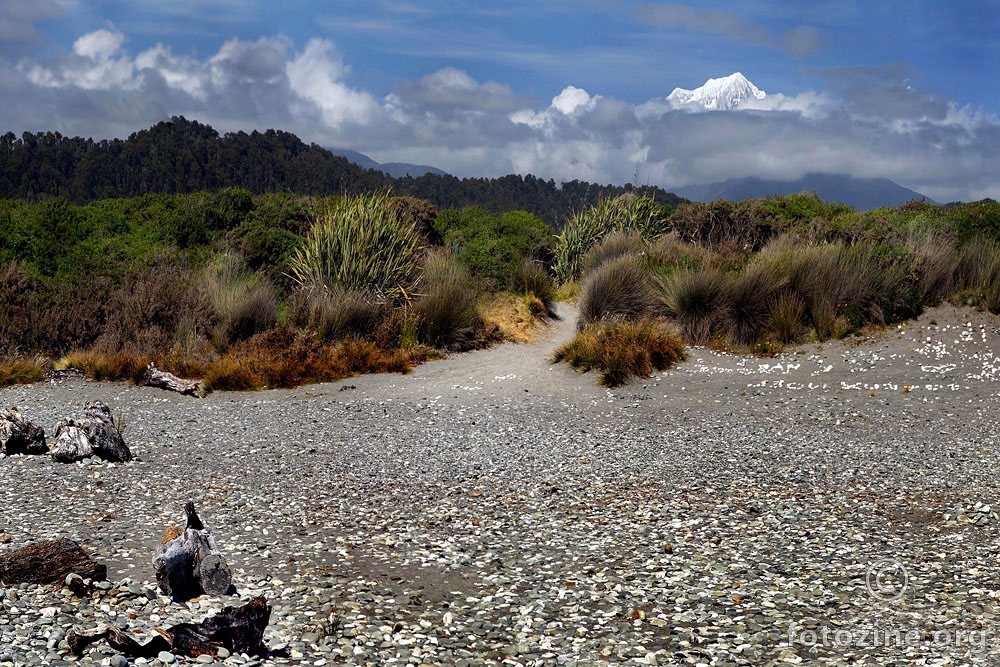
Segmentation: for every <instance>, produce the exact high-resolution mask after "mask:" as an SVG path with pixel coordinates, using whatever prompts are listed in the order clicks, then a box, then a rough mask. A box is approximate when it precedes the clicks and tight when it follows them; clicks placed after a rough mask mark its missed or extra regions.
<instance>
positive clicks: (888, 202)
mask: <svg viewBox="0 0 1000 667" xmlns="http://www.w3.org/2000/svg"><path fill="white" fill-rule="evenodd" d="M673 190H674V192H675V194H677V195H679V196H681V197H684V198H685V199H690V200H692V201H701V202H709V201H715V200H717V199H727V200H729V201H744V200H747V199H757V198H761V197H771V196H774V195H792V194H799V193H802V192H814V193H816V195H817V196H818V197H819V198H820V199H822V200H823V201H829V202H838V203H841V204H846V205H847V206H850V207H851V208H855V209H857V210H862V211H863V210H870V209H874V208H883V207H887V208H894V207H896V206H900V205H902V204H905V203H906V202H909V201H913V200H914V199H918V200H919V199H923V200H925V201H927V202H928V203H931V204H937V203H938V202H935V201H934V200H933V199H931V198H930V197H928V196H927V195H924V194H922V193H920V192H917V191H916V190H911V189H909V188H906V187H903V186H902V185H900V184H898V183H896V182H895V181H891V180H889V179H888V178H856V177H854V176H851V175H849V174H829V173H822V172H811V173H807V174H805V175H804V176H802V177H801V178H797V179H793V180H768V179H762V178H757V177H755V176H748V177H744V178H730V179H728V180H725V181H716V182H714V183H702V184H695V185H687V186H684V187H679V188H673Z"/></svg>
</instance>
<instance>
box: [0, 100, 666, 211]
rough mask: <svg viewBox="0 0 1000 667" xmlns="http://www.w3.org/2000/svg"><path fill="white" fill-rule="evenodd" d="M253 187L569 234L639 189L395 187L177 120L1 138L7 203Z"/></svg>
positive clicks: (302, 146) (256, 135) (443, 182)
mask: <svg viewBox="0 0 1000 667" xmlns="http://www.w3.org/2000/svg"><path fill="white" fill-rule="evenodd" d="M228 187H239V188H244V189H246V190H247V191H249V192H251V193H253V194H266V193H295V194H299V195H314V196H327V195H344V194H361V193H364V192H372V191H376V190H390V189H391V190H392V192H393V193H394V194H396V195H400V196H410V197H416V198H419V199H424V200H426V201H429V202H431V203H432V204H434V205H435V206H437V207H438V208H440V209H449V208H453V209H462V208H466V207H469V206H480V207H482V208H483V209H484V210H486V211H489V212H504V211H513V210H522V211H528V212H530V213H532V214H534V215H536V216H538V217H540V218H541V219H543V220H545V221H546V222H548V223H549V224H550V225H552V226H554V227H557V228H558V227H560V226H561V224H562V222H563V221H564V219H565V218H566V216H568V215H570V214H572V212H574V211H580V210H582V209H584V208H587V207H589V206H593V205H595V204H597V202H598V201H600V200H601V199H605V198H610V197H615V196H618V195H621V194H623V193H624V192H628V191H631V190H632V189H633V188H632V186H624V187H620V186H612V185H595V184H592V183H586V182H581V181H571V182H569V183H563V184H561V185H557V184H556V183H555V181H553V180H551V179H550V180H548V181H546V180H542V179H540V178H536V177H534V176H531V175H530V174H529V175H527V176H523V177H522V176H517V175H510V176H504V177H502V178H462V179H460V178H456V177H454V176H448V175H444V176H440V175H434V174H427V175H425V176H421V177H419V178H413V177H406V178H399V179H394V178H392V177H390V176H388V175H386V174H384V173H382V172H380V171H375V170H372V169H363V168H361V167H359V166H357V165H356V164H353V163H351V162H348V161H347V159H346V158H343V157H340V156H337V155H334V154H333V153H331V152H330V151H329V150H327V149H325V148H322V147H321V146H317V145H316V144H311V145H307V144H306V143H304V142H302V141H301V140H300V139H299V138H298V137H296V136H295V135H294V134H290V133H288V132H282V131H280V130H267V131H266V132H263V133H260V132H256V131H254V132H252V133H250V134H247V133H245V132H235V133H227V134H225V135H221V136H220V135H219V133H218V132H217V131H216V130H214V129H213V128H211V127H209V126H208V125H204V124H201V123H198V122H196V121H190V120H187V119H185V118H183V117H174V118H171V119H170V120H169V121H164V122H161V123H158V124H156V125H154V126H153V127H151V128H150V129H148V130H142V131H140V132H135V133H133V134H132V135H131V136H130V137H129V138H128V139H124V140H123V139H112V140H103V141H94V140H93V139H83V138H81V137H73V138H69V137H64V136H62V135H60V134H59V133H58V132H44V133H42V132H40V133H37V134H31V133H27V132H25V133H24V134H22V135H21V137H20V138H18V137H17V136H16V135H15V134H14V133H13V132H8V133H6V134H4V135H3V136H2V137H0V198H4V199H23V200H28V201H38V200H42V199H46V198H51V197H59V198H63V199H66V200H68V201H70V202H73V203H77V204H84V203H87V202H91V201H96V200H100V199H110V198H121V197H137V196H142V195H147V194H187V193H192V192H201V191H217V190H220V189H223V188H228ZM637 190H641V193H642V194H647V195H649V196H651V197H653V198H654V199H655V200H656V201H657V202H658V203H661V204H669V205H670V206H676V205H677V204H678V203H679V202H680V201H682V200H681V199H680V198H678V197H677V196H676V195H672V194H670V193H667V192H664V191H663V190H660V189H659V188H653V187H644V188H641V189H637Z"/></svg>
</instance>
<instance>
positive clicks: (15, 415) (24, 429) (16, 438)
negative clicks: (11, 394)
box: [0, 408, 49, 456]
mask: <svg viewBox="0 0 1000 667" xmlns="http://www.w3.org/2000/svg"><path fill="white" fill-rule="evenodd" d="M48 451H49V448H48V445H46V444H45V431H44V430H43V429H42V427H40V426H36V425H35V424H32V423H31V422H30V421H28V420H27V419H25V418H24V416H23V415H22V414H21V413H20V412H18V410H17V408H4V409H3V410H0V453H3V454H6V455H7V456H10V455H11V454H45V453H47V452H48Z"/></svg>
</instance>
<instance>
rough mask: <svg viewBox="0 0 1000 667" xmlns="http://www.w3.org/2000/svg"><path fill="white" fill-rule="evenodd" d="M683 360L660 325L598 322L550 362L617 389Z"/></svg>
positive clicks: (679, 348)
mask: <svg viewBox="0 0 1000 667" xmlns="http://www.w3.org/2000/svg"><path fill="white" fill-rule="evenodd" d="M684 358H685V356H684V344H683V343H682V342H681V340H680V339H679V338H678V337H677V335H676V334H674V333H673V332H672V331H670V330H669V328H667V327H666V326H665V325H664V324H663V323H662V322H658V321H656V320H651V319H642V320H638V321H635V322H601V323H599V324H595V325H592V326H589V327H587V328H585V329H584V330H583V331H581V332H579V333H578V334H577V335H576V336H575V337H574V338H573V340H571V341H570V342H569V343H566V344H565V345H563V346H562V347H560V348H559V349H558V350H556V352H555V355H554V357H553V362H555V363H558V362H561V361H565V362H566V363H568V364H569V365H570V366H572V367H573V368H575V369H577V370H579V371H582V372H587V371H590V370H596V371H597V372H599V373H600V376H601V384H602V385H604V386H605V387H618V386H621V385H623V384H625V383H626V382H628V381H629V380H630V379H631V378H633V377H648V376H649V375H651V374H652V372H653V371H654V370H659V371H662V370H666V369H667V368H670V367H671V366H673V365H674V364H676V363H677V362H679V361H682V360H683V359H684Z"/></svg>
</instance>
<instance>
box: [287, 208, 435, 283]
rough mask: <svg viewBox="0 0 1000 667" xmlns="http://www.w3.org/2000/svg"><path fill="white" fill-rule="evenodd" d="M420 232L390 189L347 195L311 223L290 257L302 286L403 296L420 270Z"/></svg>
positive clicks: (296, 277)
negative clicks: (401, 211)
mask: <svg viewBox="0 0 1000 667" xmlns="http://www.w3.org/2000/svg"><path fill="white" fill-rule="evenodd" d="M421 244H422V241H421V237H420V234H419V233H418V231H417V229H416V227H415V226H414V224H413V222H412V221H410V222H404V221H403V220H401V218H400V215H399V208H398V207H397V206H394V205H393V203H392V200H391V198H390V197H389V195H388V193H372V194H366V195H361V196H358V197H345V198H343V199H341V200H339V201H338V202H336V203H335V204H333V205H332V206H331V207H330V209H329V210H328V211H326V212H325V213H323V214H322V215H320V217H319V219H318V220H317V221H316V222H315V224H313V226H312V229H311V230H310V232H309V234H308V236H307V238H306V242H305V244H304V245H302V246H301V247H299V248H298V249H297V250H296V251H295V252H294V253H293V254H292V258H291V260H290V262H289V264H290V267H289V269H290V275H291V277H292V278H293V279H294V280H295V281H296V282H297V283H298V284H299V285H301V286H302V287H306V288H311V289H316V288H325V289H329V290H341V291H353V292H358V293H367V294H372V295H374V296H376V297H377V298H379V299H381V300H386V301H389V300H396V299H398V298H407V297H408V294H409V292H410V290H411V288H412V286H413V285H414V283H415V282H416V281H417V279H418V278H419V275H420V260H421Z"/></svg>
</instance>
